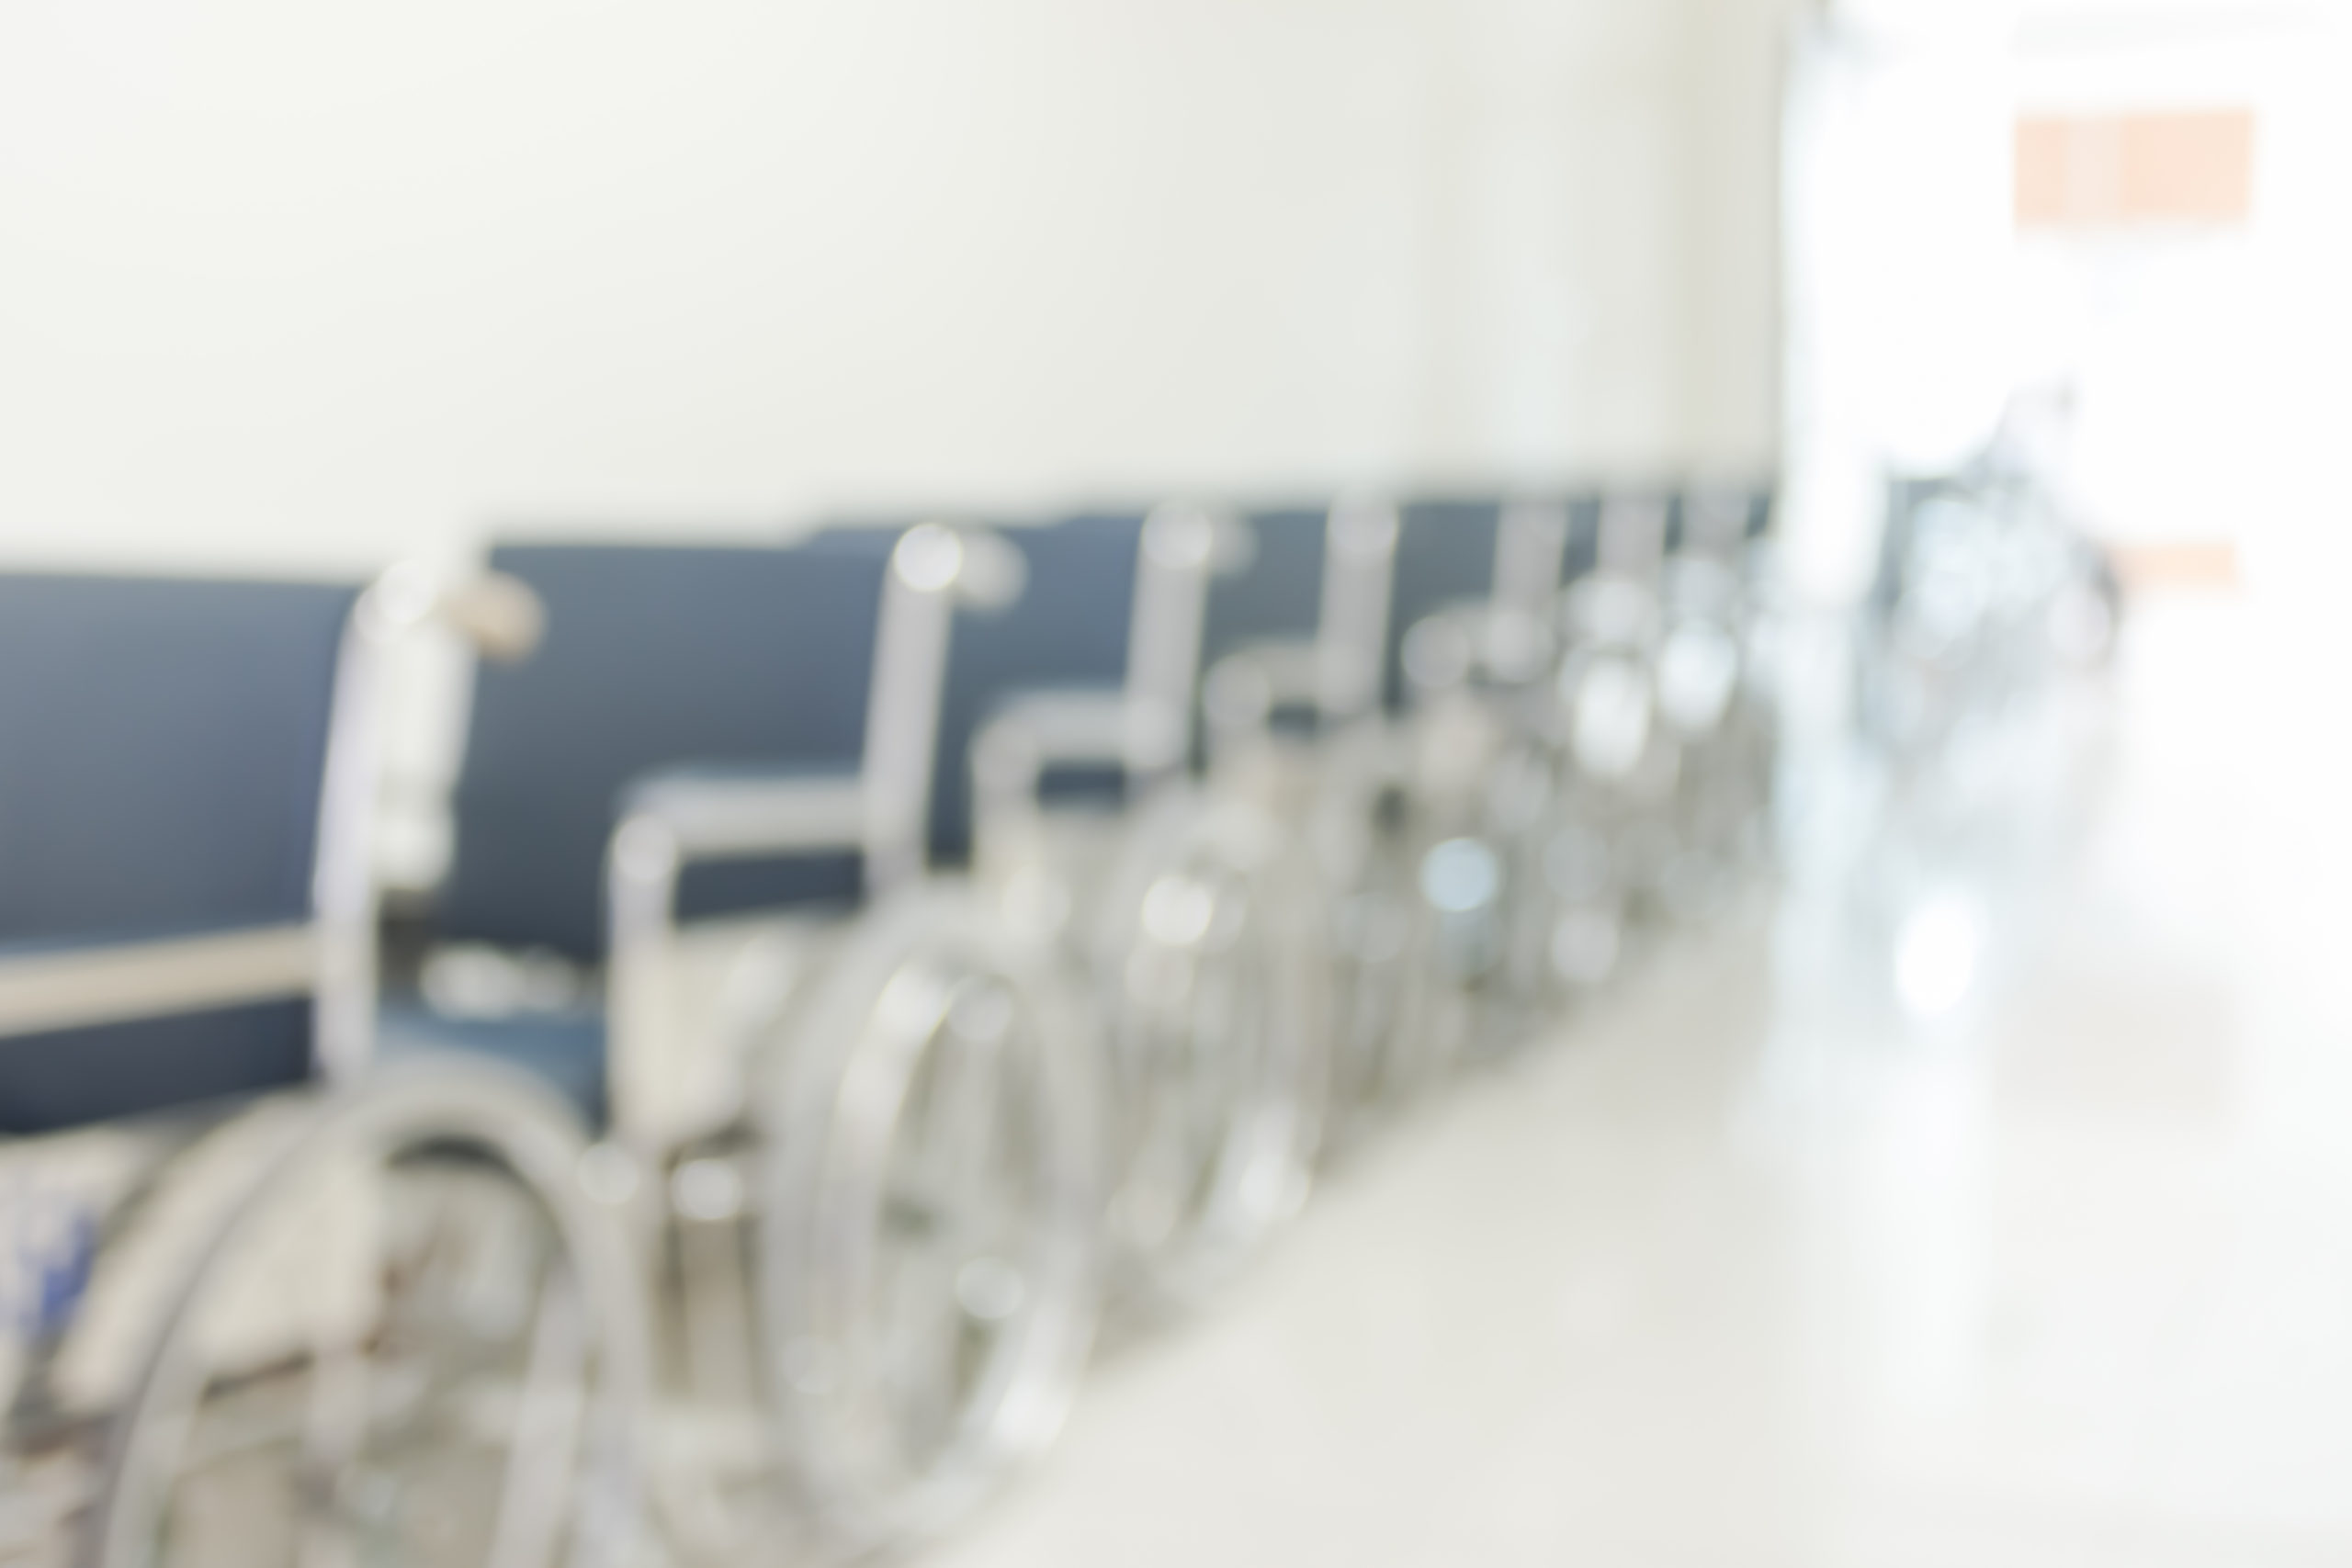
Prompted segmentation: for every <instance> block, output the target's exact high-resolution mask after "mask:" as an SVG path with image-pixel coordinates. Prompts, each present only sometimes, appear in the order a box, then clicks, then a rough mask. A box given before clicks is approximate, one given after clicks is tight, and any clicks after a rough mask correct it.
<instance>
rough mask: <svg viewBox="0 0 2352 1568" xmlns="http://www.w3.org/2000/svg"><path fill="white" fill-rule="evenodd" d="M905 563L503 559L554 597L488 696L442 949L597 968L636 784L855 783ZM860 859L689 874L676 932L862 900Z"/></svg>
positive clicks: (464, 796)
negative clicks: (563, 960) (709, 919)
mask: <svg viewBox="0 0 2352 1568" xmlns="http://www.w3.org/2000/svg"><path fill="white" fill-rule="evenodd" d="M890 544H891V539H890V537H889V536H882V535H876V536H874V537H872V538H870V539H868V538H859V539H850V540H840V541H833V542H831V543H827V544H822V545H816V544H812V545H809V546H803V547H771V546H735V547H719V546H713V547H670V546H659V547H657V546H642V545H557V544H544V545H541V544H532V545H519V544H517V545H505V546H501V547H498V548H497V549H495V550H494V551H492V556H491V565H492V568H493V569H494V570H498V571H500V572H503V573H506V574H508V575H510V576H512V577H515V578H517V579H520V580H521V581H523V582H525V583H526V584H527V585H529V587H530V588H531V589H532V590H533V591H534V592H537V594H538V595H539V597H540V599H541V600H542V602H543V603H544V604H545V607H546V612H547V631H546V636H545V639H544V641H543V642H542V643H541V645H540V647H539V648H538V649H537V652H536V653H535V654H534V655H533V656H532V657H531V658H529V659H527V660H522V661H521V662H518V663H515V664H512V665H503V666H502V665H488V664H486V665H484V666H483V667H482V669H481V672H480V674H479V676H478V678H477V681H476V684H475V690H474V700H473V711H472V716H471V720H470V723H469V730H468V737H467V743H466V755H465V763H464V767H463V770H462V772H461V773H460V775H459V779H458V787H457V791H456V796H455V802H454V808H455V827H456V853H455V859H454V862H453V864H452V866H451V871H450V876H449V879H448V882H447V886H446V887H445V889H444V891H443V894H442V898H441V903H440V908H439V910H438V920H437V924H438V928H439V930H440V931H441V933H442V934H443V935H445V936H448V937H453V938H458V939H461V940H474V941H481V942H497V943H502V944H506V945H514V946H539V947H547V948H551V949H553V950H555V951H557V952H559V953H566V954H569V955H571V956H573V957H578V958H584V959H594V958H595V957H598V956H599V955H601V954H602V953H603V951H604V948H605V914H604V873H605V846H606V842H607V840H609V838H610V837H611V834H612V831H613V829H614V827H615V825H616V819H617V810H618V806H619V802H620V798H621V795H622V794H623V792H624V791H625V790H626V789H627V788H628V785H629V784H631V783H632V781H635V780H637V779H639V778H640V777H642V776H643V775H646V774H648V773H654V772H657V771H659V770H662V769H667V768H673V767H677V766H681V765H687V764H691V765H695V766H711V767H718V768H726V767H731V766H743V767H748V768H759V769H774V768H806V769H809V770H810V771H838V772H840V773H843V774H850V773H854V772H855V771H856V770H857V769H858V767H859V764H860V761H861V760H862V755H863V750H864V747H865V733H866V721H867V709H868V701H867V699H868V694H869V689H870V686H871V682H872V679H873V673H874V670H873V666H874V655H875V648H876V634H877V629H878V626H879V624H880V619H881V614H882V603H883V583H884V581H885V578H886V575H887V573H888V570H889V563H890ZM859 858H860V857H858V856H857V855H855V854H854V853H836V854H825V855H802V856H796V857H790V858H778V859H773V860H757V861H741V862H727V863H714V864H707V865H704V864H697V865H694V866H690V867H688V868H687V870H686V872H685V874H684V878H683V880H682V882H681V885H680V886H679V890H678V913H679V915H680V916H681V917H682V918H692V917H694V916H697V915H709V914H718V913H722V912H727V911H731V910H740V909H749V908H764V907H770V906H776V905H786V904H796V903H804V902H809V901H811V900H822V901H846V900H851V899H854V898H855V897H858V895H859V892H860V865H859Z"/></svg>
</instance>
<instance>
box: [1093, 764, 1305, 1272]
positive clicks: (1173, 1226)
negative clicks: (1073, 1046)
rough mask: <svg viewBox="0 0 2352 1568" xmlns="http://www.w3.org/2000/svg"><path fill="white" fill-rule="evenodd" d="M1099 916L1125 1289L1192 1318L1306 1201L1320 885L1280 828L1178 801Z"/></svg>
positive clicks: (1112, 1224) (1115, 1229) (1099, 992)
mask: <svg viewBox="0 0 2352 1568" xmlns="http://www.w3.org/2000/svg"><path fill="white" fill-rule="evenodd" d="M1103 916H1104V919H1103V923H1102V925H1101V927H1100V928H1099V930H1100V931H1101V932H1102V937H1103V941H1102V944H1101V946H1100V947H1099V948H1098V949H1097V951H1096V953H1095V954H1094V955H1093V957H1094V964H1095V968H1096V973H1097V984H1096V997H1097V999H1098V1005H1099V1007H1100V1010H1101V1015H1100V1023H1101V1027H1102V1032H1103V1034H1102V1038H1103V1046H1104V1051H1103V1057H1104V1062H1105V1066H1106V1067H1107V1070H1108V1072H1109V1075H1110V1077H1111V1080H1112V1081H1111V1085H1110V1093H1111V1102H1112V1105H1113V1108H1114V1109H1113V1144H1112V1149H1113V1158H1114V1174H1113V1178H1112V1186H1111V1194H1110V1202H1109V1205H1108V1210H1107V1216H1108V1224H1109V1232H1110V1236H1111V1241H1112V1244H1113V1247H1114V1249H1115V1253H1116V1261H1117V1264H1118V1266H1119V1269H1120V1270H1121V1278H1120V1280H1119V1283H1120V1285H1121V1286H1122V1288H1123V1290H1124V1291H1125V1292H1126V1293H1127V1294H1129V1296H1130V1297H1131V1298H1132V1299H1133V1300H1134V1301H1135V1302H1136V1303H1139V1304H1141V1305H1144V1306H1145V1307H1147V1308H1182V1307H1186V1306H1189V1305H1191V1304H1193V1303H1195V1302H1197V1301H1198V1300H1199V1299H1201V1298H1202V1297H1203V1296H1204V1295H1206V1294H1207V1293H1209V1292H1213V1291H1214V1290H1215V1289H1216V1287H1217V1286H1218V1285H1219V1284H1221V1283H1222V1282H1224V1280H1226V1279H1227V1277H1229V1276H1230V1275H1231V1274H1232V1273H1233V1272H1234V1271H1235V1270H1236V1269H1238V1267H1239V1266H1240V1265H1241V1264H1243V1263H1244V1262H1246V1261H1247V1260H1248V1259H1249V1258H1250V1257H1251V1256H1253V1255H1254V1254H1255V1252H1256V1251H1257V1249H1258V1247H1259V1246H1260V1244H1261V1242H1262V1241H1263V1240H1264V1239H1265V1237H1266V1236H1267V1235H1268V1234H1269V1233H1270V1232H1271V1231H1272V1229H1273V1228H1274V1227H1275V1226H1277V1225H1278V1224H1281V1223H1282V1222H1283V1220H1285V1219H1287V1218H1288V1217H1289V1216H1290V1215H1291V1214H1292V1213H1295V1211H1296V1210H1297V1208H1298V1207H1299V1205H1300V1203H1301V1202H1303V1201H1304V1200H1305V1198H1306V1187H1307V1183H1308V1180H1309V1179H1310V1176H1311V1173H1312V1171H1313V1169H1314V1164H1315V1158H1316V1155H1317V1150H1318V1148H1319V1145H1320V1142H1321V1134H1322V1126H1323V1117H1324V1108H1325V1105H1326V1102H1327V1100H1328V1096H1329V1039H1328V1032H1329V1018H1330V1005H1329V987H1330V954H1329V946H1328V942H1327V940H1326V936H1325V931H1324V922H1325V920H1326V919H1327V918H1328V917H1327V914H1326V911H1325V907H1324V898H1323V895H1322V888H1321V886H1320V882H1319V879H1318V878H1317V875H1316V874H1315V870H1314V865H1313V862H1312V860H1311V858H1310V856H1309V854H1308V853H1307V852H1306V849H1305V848H1304V846H1300V847H1296V848H1292V847H1287V846H1285V845H1284V843H1283V836H1282V833H1281V831H1280V829H1279V828H1278V827H1277V825H1276V823H1275V821H1274V819H1273V818H1271V817H1269V816H1266V815H1264V814H1262V813H1261V812H1259V811H1257V810H1255V809H1253V808H1250V807H1244V806H1239V805H1235V804H1221V803H1216V802H1213V801H1208V800H1204V799H1202V798H1200V797H1197V796H1177V797H1172V798H1171V799H1170V801H1169V802H1168V803H1167V804H1166V805H1165V806H1164V807H1161V808H1159V810H1158V811H1157V813H1156V814H1155V815H1154V817H1152V818H1148V819H1147V820H1146V821H1145V822H1144V823H1142V824H1141V825H1140V827H1139V829H1138V831H1137V834H1136V838H1135V840H1133V842H1132V847H1131V851H1130V854H1129V856H1128V859H1127V863H1126V864H1125V866H1124V867H1123V868H1122V870H1121V873H1120V874H1119V875H1118V876H1117V877H1116V878H1115V879H1114V883H1113V886H1112V891H1111V894H1110V897H1108V899H1107V900H1106V903H1105V908H1104V910H1103Z"/></svg>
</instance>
